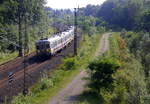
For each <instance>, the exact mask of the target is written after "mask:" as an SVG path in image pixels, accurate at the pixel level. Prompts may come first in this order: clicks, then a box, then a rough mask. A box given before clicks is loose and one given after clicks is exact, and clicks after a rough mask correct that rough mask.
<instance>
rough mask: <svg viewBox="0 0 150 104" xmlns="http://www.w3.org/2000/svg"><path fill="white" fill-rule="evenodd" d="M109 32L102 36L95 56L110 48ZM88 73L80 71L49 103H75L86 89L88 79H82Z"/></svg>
mask: <svg viewBox="0 0 150 104" xmlns="http://www.w3.org/2000/svg"><path fill="white" fill-rule="evenodd" d="M109 34H110V33H106V34H104V35H103V36H102V38H101V40H100V43H99V48H98V49H97V51H96V53H95V56H98V55H101V54H102V53H104V52H106V51H107V50H108V49H109V40H108V38H109ZM87 76H88V74H87V73H86V70H83V71H82V72H80V73H79V74H78V75H77V76H76V77H75V78H74V79H73V80H72V82H71V83H70V84H69V85H67V87H66V88H64V89H62V90H61V91H59V93H58V94H57V95H56V96H54V97H53V98H52V99H51V101H49V103H48V104H73V103H75V102H76V98H77V97H78V95H80V94H81V93H82V92H83V91H84V88H85V87H84V86H85V84H86V80H82V78H84V77H87Z"/></svg>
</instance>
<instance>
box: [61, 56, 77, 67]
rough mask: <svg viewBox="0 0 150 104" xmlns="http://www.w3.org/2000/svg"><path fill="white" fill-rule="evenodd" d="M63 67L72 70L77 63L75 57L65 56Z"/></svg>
mask: <svg viewBox="0 0 150 104" xmlns="http://www.w3.org/2000/svg"><path fill="white" fill-rule="evenodd" d="M64 63H65V64H64V69H66V70H72V69H75V68H76V66H77V65H78V62H77V60H76V58H74V57H73V58H66V59H65V60H64Z"/></svg>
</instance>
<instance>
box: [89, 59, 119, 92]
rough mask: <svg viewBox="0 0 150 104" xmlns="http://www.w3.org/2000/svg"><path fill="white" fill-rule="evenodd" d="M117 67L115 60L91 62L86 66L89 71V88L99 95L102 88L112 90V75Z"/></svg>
mask: <svg viewBox="0 0 150 104" xmlns="http://www.w3.org/2000/svg"><path fill="white" fill-rule="evenodd" d="M119 67H120V65H119V64H118V63H117V62H116V61H115V60H112V59H107V58H106V59H98V60H95V61H93V62H91V63H90V64H89V66H88V68H89V69H90V71H91V76H90V80H91V81H90V84H89V87H90V88H91V89H92V90H93V91H95V92H97V93H100V90H101V89H102V88H105V89H107V90H112V89H113V82H114V79H113V77H112V75H113V74H114V73H115V72H116V70H117V69H118V68H119Z"/></svg>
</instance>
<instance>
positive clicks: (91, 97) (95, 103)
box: [77, 91, 104, 104]
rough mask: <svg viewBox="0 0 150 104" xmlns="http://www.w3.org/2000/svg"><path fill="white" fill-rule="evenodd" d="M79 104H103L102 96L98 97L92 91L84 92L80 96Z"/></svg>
mask: <svg viewBox="0 0 150 104" xmlns="http://www.w3.org/2000/svg"><path fill="white" fill-rule="evenodd" d="M77 99H78V101H79V102H84V101H86V102H88V103H89V104H103V101H104V100H103V98H102V96H100V95H98V94H97V93H95V92H92V91H84V92H83V93H82V94H81V95H79V96H78V98H77Z"/></svg>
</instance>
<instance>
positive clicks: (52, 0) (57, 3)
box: [46, 0, 106, 9]
mask: <svg viewBox="0 0 150 104" xmlns="http://www.w3.org/2000/svg"><path fill="white" fill-rule="evenodd" d="M104 1H106V0H47V4H46V6H48V7H51V8H53V9H68V8H69V9H72V8H76V7H78V6H79V7H85V6H86V5H88V4H92V5H100V4H102V3H103V2H104Z"/></svg>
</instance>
